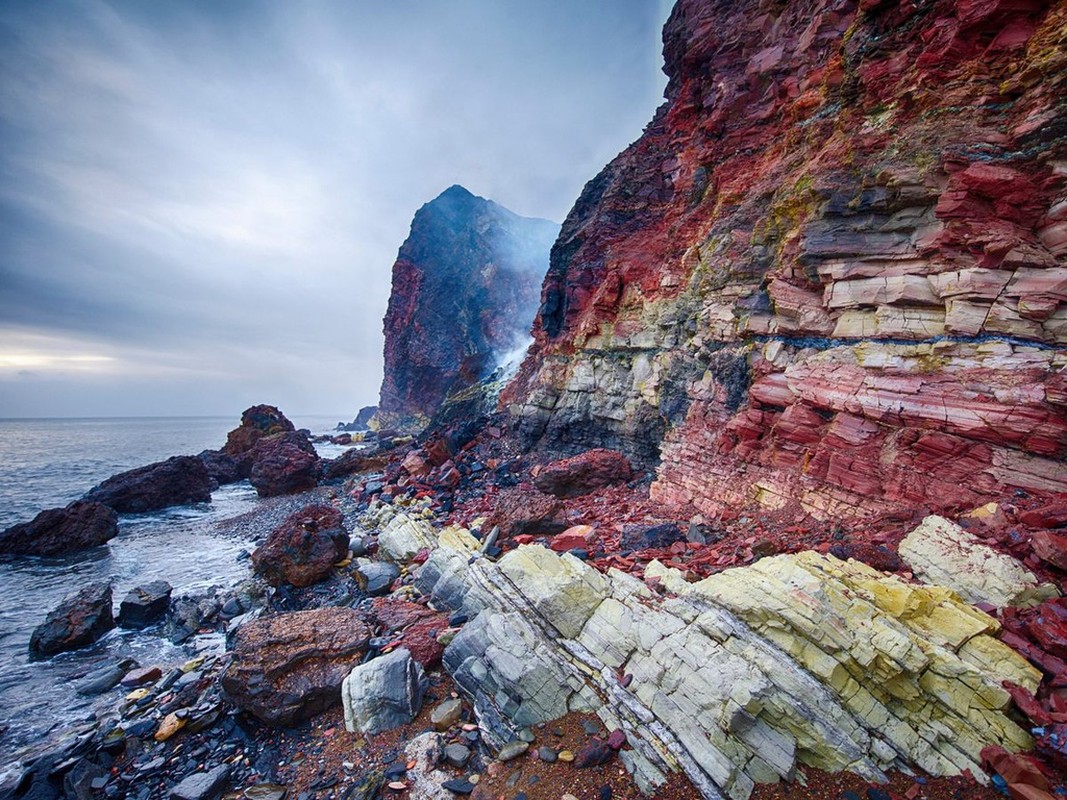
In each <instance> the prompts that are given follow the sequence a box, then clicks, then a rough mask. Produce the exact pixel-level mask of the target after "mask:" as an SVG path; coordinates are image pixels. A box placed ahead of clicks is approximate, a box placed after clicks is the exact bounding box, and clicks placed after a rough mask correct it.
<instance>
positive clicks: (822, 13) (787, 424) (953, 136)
mask: <svg viewBox="0 0 1067 800" xmlns="http://www.w3.org/2000/svg"><path fill="white" fill-rule="evenodd" d="M664 55H665V61H666V65H665V70H666V72H667V74H668V76H669V78H670V80H669V84H668V87H667V102H666V103H665V104H664V105H663V106H662V107H661V108H660V109H659V111H658V112H657V114H656V116H655V118H654V119H653V120H652V122H651V123H650V125H649V126H648V128H647V129H646V131H645V133H644V135H643V136H642V137H641V138H640V139H639V140H638V141H637V142H636V143H634V144H633V145H632V146H631V147H630V148H628V149H627V150H626V151H624V152H623V153H622V154H621V155H619V156H618V157H617V158H616V159H615V160H614V161H612V162H611V163H610V164H609V165H608V166H607V167H606V168H605V169H604V170H603V171H602V172H601V173H600V174H599V175H598V176H597V177H596V178H594V179H593V180H592V181H590V182H589V183H588V184H587V185H586V187H585V189H584V190H583V192H582V194H581V196H580V198H579V199H578V201H577V203H576V205H575V207H574V209H573V210H572V211H571V213H570V215H569V216H568V218H567V219H566V221H565V222H564V224H563V228H562V231H561V234H560V237H559V239H558V241H557V242H556V244H555V245H554V247H553V249H552V254H551V264H550V268H549V273H548V276H547V278H546V281H545V285H544V289H543V294H542V302H541V307H540V311H539V314H538V318H537V323H536V325H535V331H534V333H535V337H536V345H535V348H534V350H533V351H532V353H531V355H530V356H529V357H528V358H527V360H526V361H525V362H524V364H523V367H522V370H521V372H520V375H519V377H518V379H517V380H516V381H515V382H513V384H512V385H511V386H509V387H508V389H507V390H506V392H505V400H506V402H508V403H509V404H510V405H509V407H510V410H511V412H512V413H513V414H514V415H515V417H516V419H517V424H518V428H519V430H520V432H521V433H522V435H523V437H524V439H525V442H526V444H527V445H528V446H538V447H543V448H547V449H552V450H559V451H564V452H569V451H577V450H581V449H585V448H587V447H591V446H609V447H616V448H619V449H622V450H624V451H626V452H627V453H628V454H630V455H631V456H632V457H635V458H637V459H639V460H641V461H643V462H644V463H645V464H646V465H660V466H659V468H658V473H657V480H656V482H655V483H654V485H653V488H652V491H653V497H654V498H655V499H657V500H660V501H663V502H665V503H667V504H669V505H677V506H685V507H695V508H696V509H698V510H700V511H703V512H705V513H716V512H719V511H721V510H723V509H724V508H725V507H727V506H735V505H738V504H743V503H746V502H750V501H755V502H758V503H760V504H762V505H763V506H765V507H769V508H775V509H784V510H795V511H804V512H807V513H808V514H811V515H814V516H816V517H822V518H825V517H829V516H831V515H837V516H849V515H856V514H860V513H868V512H878V511H884V510H891V509H893V508H897V507H901V506H907V507H909V508H914V507H916V506H924V507H927V508H930V509H935V510H941V509H947V508H952V507H966V506H973V505H976V504H977V503H978V502H980V501H982V500H983V498H986V497H990V496H996V495H998V494H1001V493H1003V492H1005V491H1007V490H1011V489H1022V490H1027V491H1037V492H1042V491H1047V492H1063V491H1067V470H1065V469H1064V468H1063V459H1064V456H1065V455H1067V374H1065V371H1064V370H1065V367H1067V350H1065V348H1064V345H1065V344H1067V160H1065V159H1067V101H1065V98H1067V3H1064V2H1057V3H1045V2H1038V1H1036V0H1033V1H1031V0H1022V2H1014V1H1013V2H1008V1H1007V0H937V1H936V2H928V3H911V4H897V3H887V2H878V0H863V1H862V2H858V3H857V2H848V1H847V0H806V1H805V2H800V3H782V2H769V1H768V0H743V1H742V2H725V0H710V1H709V0H679V2H678V3H677V5H676V6H675V9H674V11H673V13H672V15H671V17H670V20H669V21H668V23H667V25H666V28H665V30H664Z"/></svg>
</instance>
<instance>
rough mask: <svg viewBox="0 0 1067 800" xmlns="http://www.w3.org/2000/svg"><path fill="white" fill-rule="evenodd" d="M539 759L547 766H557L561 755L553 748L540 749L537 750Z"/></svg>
mask: <svg viewBox="0 0 1067 800" xmlns="http://www.w3.org/2000/svg"><path fill="white" fill-rule="evenodd" d="M537 757H538V758H539V759H541V760H542V761H544V762H545V763H546V764H555V763H556V759H557V758H559V754H557V753H556V751H555V750H553V749H552V748H551V747H539V748H537Z"/></svg>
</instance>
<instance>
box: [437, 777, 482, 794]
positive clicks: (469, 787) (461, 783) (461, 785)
mask: <svg viewBox="0 0 1067 800" xmlns="http://www.w3.org/2000/svg"><path fill="white" fill-rule="evenodd" d="M441 788H443V789H448V791H450V792H453V793H455V794H470V793H471V792H473V791H474V784H473V783H471V782H470V781H465V780H462V779H461V778H453V779H452V780H450V781H445V782H444V783H442V784H441Z"/></svg>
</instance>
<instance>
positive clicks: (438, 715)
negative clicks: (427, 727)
mask: <svg viewBox="0 0 1067 800" xmlns="http://www.w3.org/2000/svg"><path fill="white" fill-rule="evenodd" d="M462 713H463V701H461V700H445V701H444V702H443V703H441V704H440V705H438V706H437V707H436V708H434V710H433V711H431V712H430V723H431V724H432V725H433V726H434V729H435V730H438V731H444V730H447V729H448V728H451V727H452V726H453V725H455V724H456V723H457V722H459V718H460V715H461V714H462Z"/></svg>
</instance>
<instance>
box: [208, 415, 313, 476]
mask: <svg viewBox="0 0 1067 800" xmlns="http://www.w3.org/2000/svg"><path fill="white" fill-rule="evenodd" d="M293 430H296V428H295V427H294V426H293V423H292V422H290V421H289V420H288V418H287V417H286V416H285V414H283V413H282V412H281V411H279V410H278V409H277V408H276V407H275V406H267V405H258V406H252V407H251V408H247V409H245V411H244V413H242V414H241V424H240V426H238V427H237V428H234V429H233V430H232V431H230V432H229V434H228V435H227V436H226V445H225V446H224V447H223V448H222V452H223V453H225V454H226V455H228V456H232V457H234V458H236V459H238V460H239V461H240V460H243V458H244V456H245V455H246V454H247V453H248V452H249V451H251V449H252V448H253V447H254V446H255V444H256V442H258V441H259V440H260V439H262V438H264V437H266V436H270V435H272V434H276V433H285V432H286V431H293ZM249 468H251V462H248V464H247V467H246V468H245V469H244V470H243V472H244V477H248V469H249Z"/></svg>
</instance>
